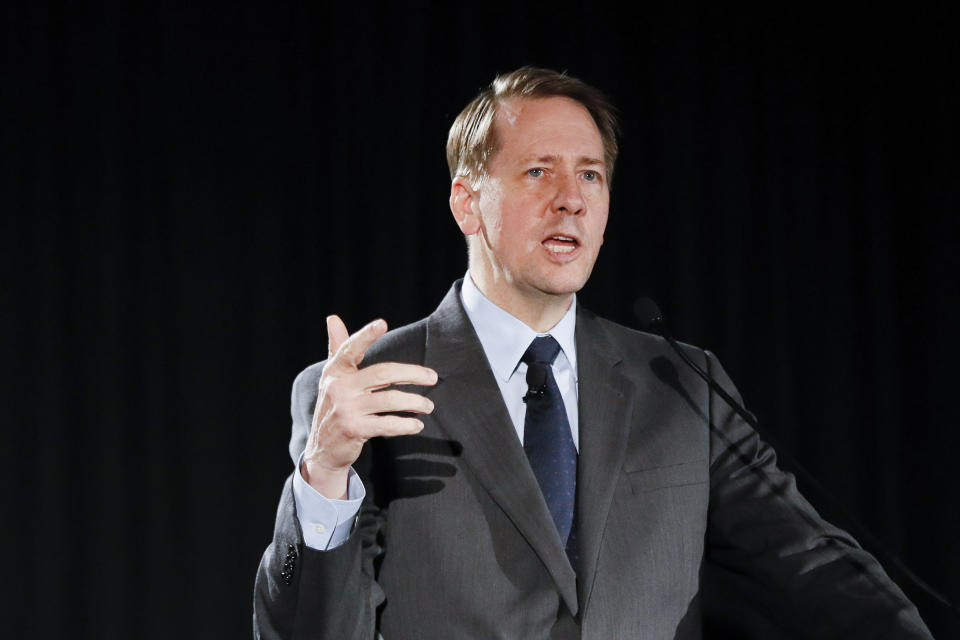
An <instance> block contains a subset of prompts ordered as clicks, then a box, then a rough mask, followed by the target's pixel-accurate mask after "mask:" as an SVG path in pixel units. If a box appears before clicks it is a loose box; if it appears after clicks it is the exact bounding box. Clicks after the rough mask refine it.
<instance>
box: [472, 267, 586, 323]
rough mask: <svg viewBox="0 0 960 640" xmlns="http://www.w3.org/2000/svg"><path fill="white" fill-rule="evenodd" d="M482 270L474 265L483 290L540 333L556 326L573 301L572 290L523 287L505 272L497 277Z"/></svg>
mask: <svg viewBox="0 0 960 640" xmlns="http://www.w3.org/2000/svg"><path fill="white" fill-rule="evenodd" d="M479 271H481V270H479V269H473V268H471V269H470V277H471V278H472V279H473V283H474V284H475V285H477V289H479V290H480V293H482V294H483V295H484V296H486V297H487V299H488V300H490V302H492V303H493V304H495V305H497V306H498V307H500V308H501V309H503V310H504V311H506V312H507V313H509V314H510V315H512V316H513V317H514V318H517V319H518V320H520V321H521V322H523V323H524V324H525V325H527V326H528V327H530V328H531V329H533V330H534V331H536V332H537V333H546V332H548V331H549V330H550V329H552V328H553V327H555V326H556V325H557V323H558V322H560V320H561V319H562V318H563V316H564V314H565V313H567V311H568V310H569V309H570V304H571V303H572V302H573V294H572V293H564V294H551V293H546V292H543V291H538V290H536V289H533V288H527V289H525V290H523V291H521V290H519V289H517V288H514V287H513V285H512V284H510V283H508V282H506V281H505V280H504V279H503V276H502V274H501V276H500V278H501V279H499V280H497V279H496V277H487V274H483V273H478V272H479Z"/></svg>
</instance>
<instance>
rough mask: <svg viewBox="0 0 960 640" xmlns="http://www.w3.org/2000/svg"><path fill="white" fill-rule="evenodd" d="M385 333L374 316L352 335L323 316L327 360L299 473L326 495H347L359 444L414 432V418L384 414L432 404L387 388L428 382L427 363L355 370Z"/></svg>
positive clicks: (423, 409) (433, 379)
mask: <svg viewBox="0 0 960 640" xmlns="http://www.w3.org/2000/svg"><path fill="white" fill-rule="evenodd" d="M386 331H387V323H386V322H384V321H383V320H374V321H373V322H371V323H370V324H368V325H367V326H365V327H364V328H362V329H360V330H359V331H357V332H356V333H355V334H353V335H352V336H351V335H349V334H348V333H347V327H346V326H345V325H344V324H343V320H341V319H340V318H339V317H338V316H329V317H328V318H327V339H328V345H329V346H328V353H327V355H328V358H329V360H328V362H327V366H326V367H325V368H324V370H323V375H321V376H320V388H319V393H318V394H317V406H316V408H315V409H314V411H313V426H312V427H311V429H310V435H309V436H308V437H307V445H306V448H305V450H304V456H303V465H302V466H301V469H300V471H301V473H302V474H303V478H304V480H306V481H307V482H308V483H309V484H310V486H312V487H313V488H314V489H316V490H317V491H319V492H320V493H321V494H323V495H325V496H326V497H328V498H333V499H340V498H344V497H346V493H347V478H348V476H349V471H350V465H352V464H353V463H354V462H355V461H356V459H357V458H358V457H359V456H360V450H361V449H362V448H363V443H364V442H366V441H367V440H369V439H370V438H373V437H375V436H400V435H408V434H413V433H419V432H420V430H421V429H423V423H422V422H421V421H420V420H418V419H417V418H413V417H402V416H395V415H381V414H384V413H388V412H406V413H430V412H431V411H433V402H432V401H431V400H430V399H429V398H425V397H424V396H422V395H419V394H416V393H409V392H404V391H399V390H397V389H388V388H387V387H391V386H393V385H398V384H415V385H424V386H432V385H434V384H436V383H437V372H436V371H434V370H433V369H429V368H427V367H421V366H419V365H415V364H403V363H399V362H383V363H380V364H374V365H370V366H368V367H364V368H363V369H360V362H361V361H362V360H363V355H364V354H365V353H366V351H367V349H369V348H370V345H372V344H373V343H374V342H376V341H377V340H378V339H379V338H380V337H382V336H383V334H384V333H386Z"/></svg>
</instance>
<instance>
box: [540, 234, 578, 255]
mask: <svg viewBox="0 0 960 640" xmlns="http://www.w3.org/2000/svg"><path fill="white" fill-rule="evenodd" d="M542 244H543V246H544V247H546V248H547V250H548V251H552V252H553V253H571V252H572V251H573V250H574V249H576V248H577V247H579V246H580V241H579V240H577V239H576V238H574V237H573V236H564V235H553V236H550V237H548V238H546V239H545V240H544V241H543V242H542Z"/></svg>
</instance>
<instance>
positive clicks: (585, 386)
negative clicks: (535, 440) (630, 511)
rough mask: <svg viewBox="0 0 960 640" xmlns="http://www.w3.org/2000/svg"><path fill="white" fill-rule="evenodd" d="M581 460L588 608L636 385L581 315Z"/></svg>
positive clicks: (591, 319) (595, 324)
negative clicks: (619, 367)
mask: <svg viewBox="0 0 960 640" xmlns="http://www.w3.org/2000/svg"><path fill="white" fill-rule="evenodd" d="M576 340H577V378H578V382H579V385H578V387H579V405H580V406H579V421H580V428H579V430H580V457H579V464H578V467H577V523H578V525H577V536H578V539H579V545H580V567H579V574H578V583H579V584H578V586H579V589H578V591H579V596H580V598H579V601H580V604H581V607H583V608H585V607H586V606H587V604H588V602H589V598H590V593H591V591H592V589H593V583H594V580H595V578H596V573H597V559H598V556H599V553H600V543H601V540H602V537H603V531H604V527H605V525H606V522H607V515H608V513H609V511H610V504H611V502H612V500H613V491H614V488H615V486H616V483H617V480H618V478H619V475H620V468H621V466H622V464H623V456H624V452H625V451H626V447H627V437H628V435H629V427H630V423H629V421H630V414H631V408H632V402H633V400H632V398H634V396H635V393H634V385H633V383H632V382H631V381H630V380H629V379H628V378H627V377H626V376H624V375H623V374H622V373H620V371H619V370H618V368H617V365H618V363H619V362H620V361H621V359H622V358H621V357H620V355H619V354H618V352H617V350H616V349H615V348H614V346H613V344H612V343H611V341H610V338H609V336H608V335H607V334H606V331H605V330H604V328H603V327H602V326H601V325H600V322H599V321H598V320H597V317H596V316H595V315H593V314H592V313H591V312H589V311H586V310H585V309H582V308H580V309H578V314H577V329H576Z"/></svg>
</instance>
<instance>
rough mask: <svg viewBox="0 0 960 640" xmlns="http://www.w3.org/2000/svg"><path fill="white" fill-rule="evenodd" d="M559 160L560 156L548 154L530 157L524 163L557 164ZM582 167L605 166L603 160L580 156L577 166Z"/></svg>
mask: <svg viewBox="0 0 960 640" xmlns="http://www.w3.org/2000/svg"><path fill="white" fill-rule="evenodd" d="M559 159H560V156H558V155H555V154H547V155H544V156H536V157H533V156H530V157H527V158H524V162H529V161H531V160H533V161H534V162H557V161H558V160H559ZM582 165H596V166H598V167H602V166H604V162H603V160H598V159H597V158H591V157H590V156H580V158H578V159H577V166H582Z"/></svg>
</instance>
